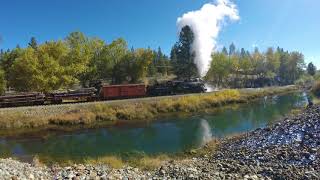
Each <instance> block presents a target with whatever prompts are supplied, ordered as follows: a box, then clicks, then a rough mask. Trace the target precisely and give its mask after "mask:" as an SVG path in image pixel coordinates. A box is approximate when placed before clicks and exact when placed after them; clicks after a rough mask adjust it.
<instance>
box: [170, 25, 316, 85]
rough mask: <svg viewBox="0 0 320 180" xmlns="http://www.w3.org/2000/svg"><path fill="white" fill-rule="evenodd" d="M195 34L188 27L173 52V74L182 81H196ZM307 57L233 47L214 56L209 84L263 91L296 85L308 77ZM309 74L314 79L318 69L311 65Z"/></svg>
mask: <svg viewBox="0 0 320 180" xmlns="http://www.w3.org/2000/svg"><path fill="white" fill-rule="evenodd" d="M193 40H194V34H193V32H192V30H191V28H190V27H189V26H185V27H184V28H182V30H181V33H180V37H179V41H178V42H177V43H176V44H175V45H174V46H173V48H172V50H171V61H172V64H173V67H174V72H175V73H176V74H177V76H178V77H179V78H181V79H188V78H192V77H197V76H198V72H197V68H196V65H195V64H194V58H195V52H192V51H191V49H192V48H191V46H192V43H193ZM305 69H306V65H305V60H304V55H303V54H302V53H300V52H297V51H293V52H289V51H285V50H284V49H283V48H280V47H277V48H275V49H274V48H272V47H270V48H268V49H267V50H266V51H265V52H261V51H260V50H259V49H258V48H255V50H254V51H253V52H249V51H247V50H245V49H244V48H241V49H237V48H236V46H235V45H234V44H233V43H232V44H231V45H230V46H229V48H226V47H223V48H222V50H221V51H218V52H215V53H213V54H212V62H211V64H210V69H209V71H208V73H207V75H206V76H205V79H206V80H207V81H210V82H212V83H213V84H215V85H216V86H220V87H232V88H243V87H263V86H271V85H288V84H294V83H295V82H296V81H297V80H299V78H301V76H302V75H304V74H305V73H306V71H305ZM307 70H308V72H309V74H310V75H312V76H314V75H315V74H316V67H315V66H314V65H313V64H312V63H309V65H308V68H307Z"/></svg>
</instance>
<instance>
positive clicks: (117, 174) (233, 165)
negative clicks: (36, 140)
mask: <svg viewBox="0 0 320 180" xmlns="http://www.w3.org/2000/svg"><path fill="white" fill-rule="evenodd" d="M193 153H194V155H192V156H187V157H186V158H183V159H180V160H172V159H171V160H164V161H163V162H161V163H160V164H159V165H158V166H157V167H155V168H154V169H153V170H148V171H144V170H141V169H139V168H134V167H128V166H124V167H122V168H117V169H114V168H111V167H110V166H108V165H106V164H104V163H100V164H99V163H98V164H96V165H90V163H87V164H84V165H81V164H79V165H72V166H68V167H59V166H57V165H54V166H52V167H47V166H45V165H42V164H41V163H39V162H37V161H35V162H34V163H32V164H28V163H21V162H18V161H15V160H11V159H2V160H0V177H2V178H4V179H10V178H12V177H14V178H18V179H23V178H26V179H33V178H35V179H37V178H42V179H53V178H57V179H64V178H66V179H72V178H78V179H81V178H86V177H87V178H92V179H100V178H101V179H123V178H124V179H149V178H153V179H164V178H166V179H173V178H176V179H320V166H319V164H320V106H319V105H316V106H314V107H311V108H308V109H305V110H303V111H301V112H300V113H299V114H295V115H291V116H287V117H285V118H283V119H281V120H279V121H278V122H277V123H276V124H274V125H271V126H269V127H266V128H263V129H256V130H254V131H252V132H249V133H246V134H241V135H238V136H236V137H231V138H227V139H223V140H221V141H220V142H219V143H217V142H215V143H211V144H210V143H209V144H208V145H206V146H205V147H203V148H201V149H199V150H195V151H194V152H193ZM93 164H95V163H93Z"/></svg>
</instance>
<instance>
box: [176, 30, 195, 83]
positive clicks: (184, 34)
mask: <svg viewBox="0 0 320 180" xmlns="http://www.w3.org/2000/svg"><path fill="white" fill-rule="evenodd" d="M193 41H194V34H193V32H192V30H191V28H190V27H189V26H185V27H183V28H182V30H181V32H180V37H179V42H177V43H176V44H175V46H174V47H173V48H172V52H171V55H172V54H176V60H174V61H173V62H174V71H175V74H176V75H177V77H178V78H179V79H190V78H193V77H197V76H198V75H199V74H198V70H197V67H196V65H195V63H194V58H195V52H193V51H192V49H191V46H192V43H193Z"/></svg>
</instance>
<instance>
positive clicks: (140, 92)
mask: <svg viewBox="0 0 320 180" xmlns="http://www.w3.org/2000/svg"><path fill="white" fill-rule="evenodd" d="M90 86H91V87H89V88H81V89H78V90H71V91H64V92H51V93H39V92H33V93H20V94H14V95H5V96H0V107H2V108H4V107H18V106H34V105H49V104H63V103H75V102H91V101H103V100H115V99H128V98H140V97H152V96H166V95H177V94H188V93H204V92H206V90H207V89H206V88H205V84H204V83H203V82H202V81H201V80H200V79H194V80H188V81H167V82H164V83H157V82H156V83H155V84H154V85H150V86H146V85H144V84H127V85H103V84H102V83H101V82H98V83H94V84H91V85H90Z"/></svg>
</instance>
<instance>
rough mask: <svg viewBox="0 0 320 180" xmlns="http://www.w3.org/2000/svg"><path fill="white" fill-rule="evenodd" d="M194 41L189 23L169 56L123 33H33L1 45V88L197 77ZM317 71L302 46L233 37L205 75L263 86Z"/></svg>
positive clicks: (235, 84)
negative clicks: (51, 36) (252, 43)
mask: <svg viewBox="0 0 320 180" xmlns="http://www.w3.org/2000/svg"><path fill="white" fill-rule="evenodd" d="M193 41H194V34H193V32H192V30H191V28H190V27H189V26H185V27H183V28H182V30H181V32H180V36H179V39H178V41H177V42H176V43H175V44H174V45H173V47H172V50H171V53H170V57H168V56H166V55H165V54H164V53H163V52H162V51H161V48H158V49H157V50H152V49H150V48H138V49H134V48H128V44H127V42H126V41H125V40H124V39H123V38H119V39H116V40H114V41H112V42H111V43H109V44H108V43H106V42H105V41H103V40H101V39H99V38H91V37H87V36H85V35H84V34H83V33H81V32H73V33H70V34H69V35H68V36H67V37H66V38H65V39H63V40H57V41H47V42H44V43H42V44H38V43H37V40H36V38H31V40H30V42H29V43H28V46H27V47H26V48H21V47H19V46H17V47H16V48H14V49H11V50H6V51H4V50H1V51H0V92H1V93H3V92H4V91H5V89H7V88H8V87H11V88H13V89H14V90H15V91H21V92H30V91H37V92H50V91H54V90H59V89H68V88H70V87H72V86H73V85H75V84H81V85H82V86H84V87H87V86H90V83H91V81H95V80H103V81H106V82H108V83H110V84H122V83H141V82H145V81H147V79H151V78H150V77H153V78H156V79H157V78H159V77H166V76H168V75H170V76H171V75H173V76H175V77H176V78H177V79H179V80H186V79H191V78H196V77H199V73H198V70H197V67H196V65H195V63H194V58H195V55H196V54H195V52H193V51H192V43H193ZM316 71H317V70H316V67H315V66H314V65H313V64H312V63H310V64H308V66H307V67H306V65H305V61H304V56H303V54H302V53H300V52H296V51H293V52H289V51H285V50H284V49H283V48H280V47H278V48H275V49H274V48H268V49H267V50H266V51H265V52H261V51H260V50H259V49H258V48H255V50H254V51H253V52H249V51H247V50H245V49H244V48H241V49H237V48H236V46H235V45H234V44H233V43H232V44H231V45H230V46H229V47H228V48H226V47H224V48H223V49H222V50H221V51H218V52H214V53H213V54H212V62H211V64H210V69H209V71H208V73H207V75H206V76H205V77H204V79H205V80H206V81H208V82H211V83H213V84H214V85H216V86H219V87H231V88H242V87H263V86H270V85H288V84H293V83H295V82H296V81H297V80H299V78H301V77H303V76H304V75H305V74H306V72H308V73H309V74H310V75H311V76H315V74H316Z"/></svg>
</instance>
